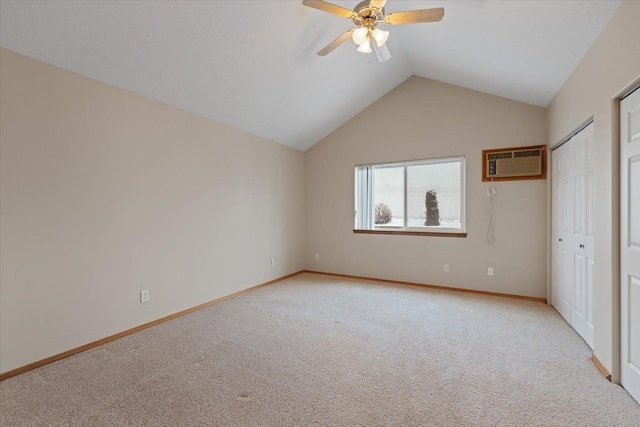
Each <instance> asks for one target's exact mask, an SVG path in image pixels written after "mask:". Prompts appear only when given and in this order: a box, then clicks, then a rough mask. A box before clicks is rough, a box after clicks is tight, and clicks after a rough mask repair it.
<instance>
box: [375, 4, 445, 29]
mask: <svg viewBox="0 0 640 427" xmlns="http://www.w3.org/2000/svg"><path fill="white" fill-rule="evenodd" d="M443 16H444V8H442V7H439V8H436V9H422V10H408V11H406V12H394V13H390V14H389V15H387V16H386V18H384V22H386V23H387V24H389V25H400V24H417V23H420V22H438V21H441V20H442V17H443Z"/></svg>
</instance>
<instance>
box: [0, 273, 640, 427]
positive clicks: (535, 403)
mask: <svg viewBox="0 0 640 427" xmlns="http://www.w3.org/2000/svg"><path fill="white" fill-rule="evenodd" d="M590 355H591V352H590V350H589V348H588V347H587V345H586V344H585V343H584V342H583V341H582V340H581V339H580V337H579V336H578V335H577V334H576V333H575V332H574V331H573V330H572V329H571V328H570V327H569V326H568V325H567V324H566V323H565V322H564V321H563V320H562V319H561V317H560V316H559V315H558V314H557V313H556V312H555V311H554V310H553V309H552V308H550V307H547V306H545V305H544V304H541V303H535V302H527V301H518V300H512V299H506V298H496V297H486V296H478V295H472V294H463V293H457V292H448V291H438V290H428V289H422V288H417V287H410V286H399V285H386V284H380V283H372V282H364V281H355V280H346V279H339V278H333V277H328V276H320V275H314V274H308V273H305V274H302V275H299V276H296V277H294V278H291V279H289V280H286V281H284V282H280V283H277V284H274V285H271V286H268V287H265V288H262V289H259V290H257V291H254V292H251V293H248V294H245V295H243V296H240V297H237V298H234V299H231V300H227V301H224V302H222V303H219V304H217V305H214V306H212V307H209V308H207V309H204V310H201V311H198V312H196V313H193V314H190V315H187V316H184V317H181V318H179V319H176V320H173V321H171V322H167V323H164V324H162V325H159V326H157V327H154V328H151V329H147V330H145V331H142V332H139V333H137V334H134V335H131V336H128V337H126V338H123V339H120V340H118V341H115V342H112V343H109V344H107V345H104V346H102V347H99V348H96V349H93V350H90V351H87V352H85V353H82V354H79V355H76V356H73V357H70V358H68V359H65V360H62V361H60V362H57V363H54V364H51V365H48V366H45V367H43V368H40V369H37V370H35V371H31V372H29V373H26V374H24V375H21V376H18V377H15V378H12V379H9V380H6V381H4V382H3V383H1V384H0V391H1V395H0V404H1V407H0V409H1V415H0V424H1V425H2V426H14V425H20V426H22V425H28V426H31V425H46V426H54V425H83V426H84V425H87V426H124V425H130V426H138V425H147V426H181V425H185V426H187V425H189V426H190V425H225V426H226V425H229V426H234V425H237V426H269V425H270V426H286V425H332V426H333V425H336V426H378V425H393V426H429V425H437V426H450V425H451V426H454V425H455V426H464V425H474V426H476V425H481V426H482V425H487V426H488V425H492V426H493V425H505V426H516V425H518V426H524V425H539V426H551V425H559V426H614V425H617V426H638V425H640V405H638V404H637V403H635V402H634V401H633V400H632V398H631V397H630V396H629V394H627V392H626V391H625V390H624V389H623V388H621V387H619V386H617V385H614V384H611V383H609V382H607V381H606V380H605V379H604V378H602V377H601V376H600V374H599V373H598V371H597V370H596V369H595V367H594V366H593V364H592V362H591V360H590Z"/></svg>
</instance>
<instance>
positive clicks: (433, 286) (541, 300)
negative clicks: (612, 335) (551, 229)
mask: <svg viewBox="0 0 640 427" xmlns="http://www.w3.org/2000/svg"><path fill="white" fill-rule="evenodd" d="M304 272H305V273H313V274H324V275H325V276H334V277H344V278H346V279H356V280H368V281H371V282H381V283H391V284H395V285H408V286H418V287H421V288H429V289H439V290H443V291H453V292H465V293H469V294H478V295H487V296H492V297H503V298H514V299H521V300H526V301H535V302H541V303H544V304H546V303H547V299H546V298H537V297H528V296H524V295H513V294H503V293H499V292H488V291H477V290H475V289H465V288H454V287H451V286H440V285H430V284H428V283H416V282H403V281H400V280H388V279H378V278H375V277H365V276H352V275H349V274H337V273H325V272H323V271H312V270H305V271H304Z"/></svg>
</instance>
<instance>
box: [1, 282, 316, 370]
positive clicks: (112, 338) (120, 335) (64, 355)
mask: <svg viewBox="0 0 640 427" xmlns="http://www.w3.org/2000/svg"><path fill="white" fill-rule="evenodd" d="M301 273H304V270H301V271H298V272H296V273H292V274H288V275H286V276H282V277H279V278H277V279H274V280H270V281H268V282H265V283H261V284H259V285H256V286H252V287H250V288H247V289H244V290H242V291H239V292H236V293H233V294H231V295H226V296H224V297H220V298H217V299H214V300H212V301H209V302H205V303H204V304H200V305H197V306H195V307H191V308H188V309H186V310H182V311H179V312H177V313H174V314H170V315H168V316H165V317H161V318H160V319H156V320H153V321H151V322H148V323H145V324H143V325H140V326H136V327H135V328H131V329H127V330H126V331H122V332H119V333H117V334H114V335H110V336H108V337H105V338H102V339H99V340H97V341H93V342H90V343H88V344H85V345H82V346H80V347H76V348H72V349H71V350H67V351H65V352H63V353H59V354H56V355H53V356H51V357H47V358H46V359H42V360H38V361H36V362H33V363H29V364H28V365H24V366H21V367H19V368H15V369H12V370H10V371H7V372H4V373H1V374H0V381H4V380H6V379H8V378H11V377H15V376H16V375H20V374H24V373H25V372H28V371H31V370H33V369H36V368H39V367H41V366H44V365H48V364H49V363H53V362H57V361H58V360H62V359H64V358H67V357H69V356H73V355H74V354H78V353H81V352H83V351H86V350H90V349H92V348H95V347H99V346H101V345H103V344H106V343H108V342H111V341H115V340H117V339H119V338H123V337H126V336H127V335H131V334H134V333H136V332H139V331H142V330H144V329H147V328H150V327H152V326H156V325H159V324H161V323H164V322H167V321H169V320H172V319H175V318H178V317H181V316H184V315H185V314H189V313H193V312H194V311H198V310H201V309H203V308H207V307H210V306H212V305H214V304H217V303H219V302H222V301H225V300H228V299H231V298H235V297H239V296H240V295H244V294H246V293H248V292H251V291H255V290H256V289H260V288H264V287H265V286H269V285H272V284H274V283H277V282H280V281H282V280H285V279H288V278H290V277H294V276H297V275H298V274H301Z"/></svg>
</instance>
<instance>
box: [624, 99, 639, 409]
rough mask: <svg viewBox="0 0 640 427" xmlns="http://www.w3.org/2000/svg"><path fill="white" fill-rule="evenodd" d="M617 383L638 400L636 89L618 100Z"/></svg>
mask: <svg viewBox="0 0 640 427" xmlns="http://www.w3.org/2000/svg"><path fill="white" fill-rule="evenodd" d="M620 170H621V176H620V213H621V215H620V232H621V236H620V246H621V247H620V269H621V271H620V273H621V274H620V301H621V306H620V314H621V322H620V326H621V327H620V335H621V336H620V344H621V359H622V360H621V362H622V363H621V368H622V369H621V372H620V376H621V383H622V386H623V387H624V388H626V389H627V391H629V393H630V394H631V395H632V396H633V397H634V398H635V399H636V400H637V401H639V402H640V90H636V91H635V92H634V93H632V94H631V95H629V96H628V97H627V98H625V99H623V100H622V102H621V103H620Z"/></svg>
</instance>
